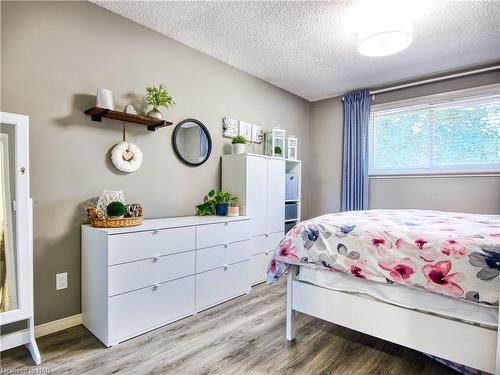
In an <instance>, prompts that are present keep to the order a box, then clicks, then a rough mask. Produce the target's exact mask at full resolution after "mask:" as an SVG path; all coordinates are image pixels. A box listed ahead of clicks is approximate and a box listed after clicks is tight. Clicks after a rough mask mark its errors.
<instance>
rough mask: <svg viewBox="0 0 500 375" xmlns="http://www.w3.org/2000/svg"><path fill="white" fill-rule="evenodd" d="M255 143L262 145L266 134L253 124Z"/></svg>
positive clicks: (252, 139)
mask: <svg viewBox="0 0 500 375" xmlns="http://www.w3.org/2000/svg"><path fill="white" fill-rule="evenodd" d="M251 141H252V142H253V143H262V142H263V141H264V132H263V131H262V127H261V126H259V125H254V124H252V138H251Z"/></svg>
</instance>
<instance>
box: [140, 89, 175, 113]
mask: <svg viewBox="0 0 500 375" xmlns="http://www.w3.org/2000/svg"><path fill="white" fill-rule="evenodd" d="M146 104H148V105H150V106H152V107H153V109H152V110H151V111H149V112H148V116H149V117H153V118H156V119H158V120H163V115H162V114H161V112H160V111H159V110H158V108H160V107H165V108H169V107H171V106H172V105H173V104H175V102H174V99H173V98H172V96H170V95H169V93H168V91H167V88H166V87H165V86H164V85H163V84H162V83H160V86H158V87H156V86H148V87H146Z"/></svg>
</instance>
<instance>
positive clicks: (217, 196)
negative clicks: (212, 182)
mask: <svg viewBox="0 0 500 375" xmlns="http://www.w3.org/2000/svg"><path fill="white" fill-rule="evenodd" d="M237 201H238V198H237V197H232V196H231V194H229V193H228V192H226V191H223V190H220V191H217V190H215V189H212V190H210V191H209V192H208V194H207V195H206V196H205V197H204V198H203V203H201V204H199V205H197V206H196V215H198V216H205V215H213V214H214V213H215V214H216V215H217V216H226V215H227V208H228V205H229V203H231V202H237Z"/></svg>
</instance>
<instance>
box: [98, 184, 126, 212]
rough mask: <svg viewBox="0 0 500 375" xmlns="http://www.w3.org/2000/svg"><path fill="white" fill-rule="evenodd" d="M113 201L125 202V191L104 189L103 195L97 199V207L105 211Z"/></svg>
mask: <svg viewBox="0 0 500 375" xmlns="http://www.w3.org/2000/svg"><path fill="white" fill-rule="evenodd" d="M111 202H121V203H125V197H124V196H123V192H122V191H121V190H106V189H104V190H103V191H102V194H101V196H100V197H99V199H98V201H97V205H96V208H97V209H98V210H99V211H100V212H102V213H104V212H106V208H107V207H108V204H110V203H111Z"/></svg>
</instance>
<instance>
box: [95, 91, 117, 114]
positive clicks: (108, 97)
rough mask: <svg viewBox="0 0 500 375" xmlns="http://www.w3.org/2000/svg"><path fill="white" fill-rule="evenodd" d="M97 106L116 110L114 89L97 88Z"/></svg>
mask: <svg viewBox="0 0 500 375" xmlns="http://www.w3.org/2000/svg"><path fill="white" fill-rule="evenodd" d="M95 105H96V107H99V108H105V109H111V110H113V111H114V110H115V99H114V98H113V91H111V90H108V89H97V100H96V104H95Z"/></svg>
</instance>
